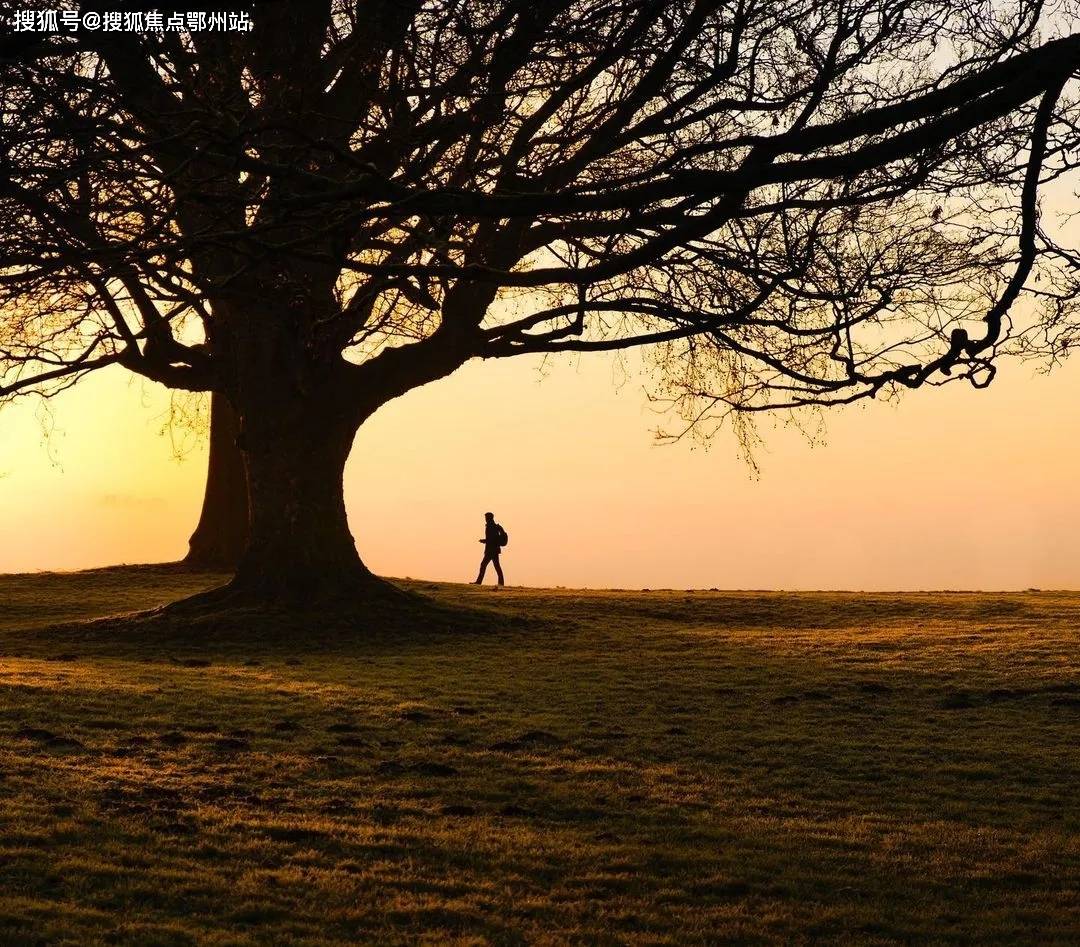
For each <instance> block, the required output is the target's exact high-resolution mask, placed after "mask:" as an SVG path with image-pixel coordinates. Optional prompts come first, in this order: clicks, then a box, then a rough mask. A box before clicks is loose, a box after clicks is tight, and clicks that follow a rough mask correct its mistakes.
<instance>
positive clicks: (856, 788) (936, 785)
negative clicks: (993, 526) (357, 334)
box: [0, 567, 1080, 944]
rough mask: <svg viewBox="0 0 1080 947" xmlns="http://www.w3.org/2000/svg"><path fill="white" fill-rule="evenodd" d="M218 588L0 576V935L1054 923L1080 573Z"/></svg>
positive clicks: (1075, 814)
mask: <svg viewBox="0 0 1080 947" xmlns="http://www.w3.org/2000/svg"><path fill="white" fill-rule="evenodd" d="M214 581H215V577H213V576H192V575H186V574H183V573H178V572H175V571H173V570H171V569H169V568H167V567H165V568H155V567H145V568H128V569H113V570H102V571H98V572H89V573H78V574H69V575H37V576H6V577H0V942H4V943H6V942H10V943H19V944H25V943H34V942H48V943H55V942H58V941H63V940H65V939H67V940H69V941H70V942H73V943H80V944H88V943H98V942H100V943H158V944H186V943H229V944H242V943H248V942H251V943H255V942H264V941H265V940H267V939H268V938H272V939H273V940H274V942H275V943H312V944H314V943H343V944H344V943H352V942H357V941H361V942H372V943H380V944H389V943H397V942H402V943H412V942H416V941H417V940H420V939H423V938H426V939H428V940H429V941H430V942H432V943H458V942H460V943H485V942H491V943H521V942H547V943H574V942H582V943H596V942H610V943H620V942H626V943H650V944H653V943H672V944H689V943H715V942H716V941H718V940H723V939H729V938H730V939H739V940H748V941H765V940H768V941H777V940H780V941H798V940H800V939H814V940H817V941H829V940H838V941H839V940H842V941H845V942H851V941H856V942H865V943H889V942H894V941H911V940H917V941H920V942H926V941H931V942H940V943H964V942H979V943H988V942H999V943H1023V942H1028V943H1055V942H1056V943H1070V942H1071V943H1076V942H1078V941H1080V914H1078V909H1077V904H1080V891H1078V887H1080V804H1078V801H1077V793H1076V786H1077V785H1080V631H1078V629H1080V595H1073V594H1051V593H1039V594H1009V595H977V594H941V595H931V594H920V595H847V594H809V593H808V594H779V593H760V594H757V593H696V592H695V593H683V592H643V593H623V592H619V593H610V592H596V593H579V592H569V591H553V590H526V589H508V590H505V591H502V592H495V591H494V590H493V589H491V588H485V589H476V588H471V587H464V586H436V585H431V584H424V583H413V584H412V585H411V587H412V588H413V589H414V590H417V591H421V592H423V593H425V594H427V595H430V596H432V597H433V599H434V600H435V601H436V602H437V603H438V604H439V606H440V609H439V610H437V611H433V612H432V616H434V617H432V618H431V619H430V621H429V620H428V619H425V618H415V617H409V616H404V617H400V616H399V617H396V618H395V617H394V616H372V617H370V618H369V619H365V620H363V621H356V622H352V623H346V624H344V625H341V624H338V625H334V626H330V625H327V624H324V623H322V622H321V620H318V619H316V620H313V621H312V623H311V625H309V626H305V627H295V626H293V625H291V624H290V623H289V622H288V621H286V620H284V619H282V618H281V617H280V616H264V615H252V616H250V617H249V618H248V619H246V623H243V627H225V626H221V625H215V624H213V623H207V624H206V625H202V626H200V625H191V626H184V625H177V624H176V623H173V624H169V623H168V622H162V621H160V620H141V621H135V622H126V623H120V624H109V623H105V624H100V623H99V624H74V625H71V624H68V625H65V626H63V627H59V628H57V627H49V626H51V625H55V624H56V623H58V622H72V621H74V620H77V619H86V618H92V617H95V616H99V615H103V614H106V613H108V612H111V611H117V610H131V609H136V608H147V607H152V606H155V605H159V604H161V603H164V602H166V601H169V600H171V599H174V598H176V597H178V596H181V595H184V594H189V593H191V592H194V591H197V590H199V589H201V588H204V587H206V586H208V585H212V584H214ZM465 609H472V612H468V611H462V610H465ZM477 609H480V610H481V611H480V613H479V614H478V613H477V611H476V610H477ZM456 610H458V611H456Z"/></svg>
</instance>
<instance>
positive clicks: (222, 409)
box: [184, 392, 249, 572]
mask: <svg viewBox="0 0 1080 947" xmlns="http://www.w3.org/2000/svg"><path fill="white" fill-rule="evenodd" d="M239 433H240V424H239V420H238V418H237V416H236V411H235V410H234V409H233V406H232V405H231V404H230V403H229V399H228V398H226V397H225V396H224V395H221V394H218V393H216V392H215V393H214V394H213V395H212V396H211V399H210V460H209V463H208V465H207V471H206V492H205V494H204V495H203V505H202V513H201V514H200V516H199V525H198V526H197V527H195V532H194V533H192V534H191V539H190V540H188V554H187V556H186V557H185V558H184V564H185V565H188V566H191V567H192V568H195V569H209V570H215V571H216V570H220V571H228V572H232V571H234V570H235V569H236V567H237V566H238V565H239V563H240V557H241V556H242V555H243V554H244V550H245V549H246V548H247V543H248V522H249V516H248V490H247V478H246V475H245V473H244V459H243V456H242V455H241V453H240V448H239V446H238V445H237V442H236V440H237V436H238V435H239Z"/></svg>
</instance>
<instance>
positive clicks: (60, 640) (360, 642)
mask: <svg viewBox="0 0 1080 947" xmlns="http://www.w3.org/2000/svg"><path fill="white" fill-rule="evenodd" d="M106 571H108V572H114V573H115V575H116V577H117V578H118V579H119V580H120V581H121V582H128V583H130V581H131V580H132V578H133V577H136V578H138V579H140V580H143V581H146V580H147V579H159V578H162V577H166V578H172V577H181V578H186V577H189V576H190V574H187V576H185V573H184V572H183V570H182V569H179V568H177V569H173V568H170V567H151V568H149V569H146V568H123V569H116V570H102V571H101V572H97V573H79V574H77V576H79V577H86V578H88V579H89V578H90V577H91V576H96V577H98V578H99V580H100V579H106V580H108V579H109V578H111V577H112V576H109V575H103V572H106ZM52 578H53V581H55V580H56V577H52ZM72 578H73V579H74V578H75V577H74V576H73V577H72ZM194 578H195V580H196V588H194V589H189V588H188V587H187V586H186V585H185V586H183V591H195V592H196V593H197V594H195V595H194V596H192V597H190V598H186V597H179V598H178V600H176V601H173V602H170V603H168V604H165V605H161V606H157V607H153V608H148V609H147V608H143V609H139V610H135V611H130V612H124V613H121V614H111V615H109V614H107V615H105V616H104V617H100V618H98V617H95V618H87V619H83V618H79V619H75V620H64V619H65V618H66V617H67V616H66V615H64V611H65V610H69V611H70V608H67V609H66V608H65V607H64V606H62V605H61V606H60V607H59V608H57V609H56V610H57V611H58V612H59V614H58V615H57V618H59V619H60V620H57V621H51V622H50V621H47V620H45V621H43V620H42V618H43V616H42V614H41V612H38V613H36V614H34V615H33V617H34V618H36V619H37V620H36V621H34V622H28V623H27V625H24V626H20V624H19V622H18V621H17V617H16V616H11V615H8V616H5V617H7V618H8V621H7V622H6V624H8V626H9V627H8V628H6V629H5V630H4V631H5V633H4V640H5V643H6V644H8V645H12V644H16V643H18V644H20V645H25V646H33V645H35V644H37V645H43V646H44V645H47V646H48V647H49V648H50V649H55V648H58V647H59V648H64V647H69V646H70V647H77V648H91V649H92V650H93V651H94V652H95V653H97V654H99V655H108V654H112V655H114V656H117V657H124V656H128V655H130V654H131V653H132V652H135V651H137V652H139V653H145V651H146V649H147V648H148V647H150V648H156V649H157V650H159V651H160V652H162V653H169V654H183V653H191V652H192V651H196V652H204V651H210V652H213V653H217V654H220V653H228V652H232V651H244V652H246V651H248V650H250V648H251V647H252V646H253V645H256V646H258V648H259V649H260V650H264V651H276V652H294V653H308V654H311V653H327V652H348V653H355V652H356V651H357V649H358V648H360V649H363V650H367V649H369V648H370V649H376V650H379V649H381V648H383V647H396V648H401V647H408V646H416V645H422V644H424V643H425V642H430V643H435V642H440V641H444V640H445V638H446V637H447V636H452V637H454V638H462V639H475V638H477V637H486V638H490V637H493V636H496V637H497V636H508V635H514V634H518V633H522V632H525V633H528V634H532V635H536V634H538V633H543V632H544V631H546V630H549V629H551V628H556V627H557V628H565V627H566V624H567V623H566V622H565V621H563V620H558V619H556V620H554V621H553V620H552V619H551V617H550V616H534V617H530V616H525V615H523V614H508V613H506V612H501V611H497V610H492V609H489V608H484V607H478V606H476V605H473V604H470V603H462V602H458V601H443V600H439V599H436V598H432V597H430V596H428V595H424V594H421V593H419V592H416V591H412V590H410V589H395V594H393V595H390V596H384V597H374V598H370V599H368V600H366V601H358V602H356V603H355V604H354V605H349V604H346V605H337V606H334V607H332V608H323V609H305V610H299V609H288V608H283V607H278V606H251V605H247V606H230V605H224V606H221V607H216V606H215V605H214V599H213V597H212V595H211V596H209V597H208V596H206V595H205V588H206V586H205V585H204V588H203V589H199V588H197V584H198V580H206V581H207V584H209V585H210V589H211V592H212V590H213V585H214V584H217V582H216V581H215V580H218V581H220V579H221V578H222V577H220V576H213V575H212V574H211V575H207V574H201V575H196V576H195V577H194ZM210 583H213V584H210ZM72 591H73V593H74V592H76V591H77V590H76V589H73V590H72ZM163 591H164V590H163ZM95 604H96V603H95ZM121 604H126V603H121ZM93 607H94V606H93V605H91V604H90V603H87V605H86V606H84V614H85V613H86V612H90V614H93V611H92V610H91V609H93ZM99 608H100V611H105V610H106V603H105V602H102V603H101V605H100V606H99ZM23 612H24V613H26V614H27V616H28V617H30V615H31V613H32V609H31V608H29V607H27V608H25V609H23ZM99 613H100V612H99ZM12 618H15V620H12Z"/></svg>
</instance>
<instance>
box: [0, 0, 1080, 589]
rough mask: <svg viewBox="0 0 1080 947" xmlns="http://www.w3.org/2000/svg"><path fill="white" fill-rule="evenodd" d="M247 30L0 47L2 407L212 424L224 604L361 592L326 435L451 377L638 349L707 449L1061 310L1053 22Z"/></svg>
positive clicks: (422, 5) (372, 18)
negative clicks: (467, 370)
mask: <svg viewBox="0 0 1080 947" xmlns="http://www.w3.org/2000/svg"><path fill="white" fill-rule="evenodd" d="M3 6H4V8H5V13H8V12H10V10H11V8H12V5H11V4H4V5H3ZM122 6H123V5H122V4H115V3H114V4H109V5H108V8H109V9H118V8H120V7H122ZM129 6H133V7H138V6H140V5H138V4H134V5H129ZM82 8H83V10H88V9H93V8H94V7H93V5H91V4H82ZM253 21H254V24H255V28H254V30H253V31H252V32H250V33H221V32H194V33H178V32H169V31H166V32H163V33H142V34H136V33H125V32H105V31H101V30H94V31H88V30H79V31H76V32H71V33H68V32H65V31H64V30H59V31H57V32H55V33H52V34H22V33H17V34H12V35H10V36H9V37H8V38H7V39H6V40H5V45H4V48H3V50H2V51H0V53H2V56H3V79H4V87H3V91H2V101H3V127H4V138H3V154H2V156H0V259H3V271H2V273H0V313H2V316H0V319H2V328H0V338H2V339H3V343H2V351H0V364H2V371H3V374H2V376H0V379H2V380H0V386H2V387H0V394H2V395H4V396H6V397H14V396H16V395H18V394H20V393H24V392H28V391H37V392H44V393H50V392H54V391H56V390H60V389H63V388H66V387H68V386H70V385H72V384H74V383H75V382H77V381H78V379H79V378H81V377H82V376H83V375H85V374H87V373H88V372H91V371H95V370H98V369H101V368H103V367H105V366H108V365H121V366H123V367H125V368H127V369H129V370H130V371H133V372H137V373H139V374H141V375H144V376H145V377H147V378H150V379H153V380H155V381H158V382H161V383H162V384H164V385H167V386H170V387H174V388H181V389H189V390H193V391H210V392H214V393H216V394H217V395H218V396H219V397H221V398H224V399H227V402H228V404H229V405H231V407H232V408H233V409H234V410H235V414H236V417H237V418H238V420H239V432H238V435H237V439H236V440H237V444H238V445H239V447H240V450H241V454H242V457H243V462H244V467H245V471H246V478H247V483H248V487H249V493H250V526H251V535H250V542H249V545H248V548H247V550H246V552H245V554H244V557H243V560H242V562H241V564H240V567H239V569H238V571H237V574H236V577H235V579H234V580H233V582H232V584H231V585H230V586H229V588H228V590H227V591H226V592H225V593H223V596H222V597H224V598H226V599H231V600H246V599H255V600H269V599H276V600H283V601H302V602H307V603H310V602H312V601H314V600H317V599H320V598H333V597H336V596H339V595H341V594H347V595H348V596H350V597H354V598H355V597H356V596H358V595H359V596H363V595H364V594H376V593H377V592H378V591H379V590H380V588H381V583H380V582H379V580H377V579H375V578H374V577H372V576H371V575H370V573H369V572H368V570H367V569H366V568H365V567H364V565H363V564H362V562H361V560H360V558H359V557H358V555H357V552H356V548H355V545H354V542H353V538H352V536H351V535H350V533H349V529H348V524H347V522H346V516H345V506H344V500H343V495H342V471H343V468H344V464H345V460H346V458H347V456H348V454H349V451H350V448H351V444H352V441H353V437H354V435H355V433H356V431H357V430H358V429H359V427H360V425H361V424H363V422H364V421H365V420H366V419H367V418H369V417H370V416H371V415H372V414H373V413H374V412H375V411H376V410H378V408H379V407H380V406H382V405H384V404H385V403H387V402H388V401H390V400H392V399H394V398H397V397H399V396H400V395H402V394H404V393H406V392H408V391H410V390H411V389H413V388H416V387H418V386H420V385H424V384H426V383H428V382H431V381H434V380H436V379H439V378H442V377H444V376H446V375H448V374H450V373H452V372H453V371H455V370H456V369H457V368H459V367H460V366H461V365H463V364H464V363H465V362H467V361H469V360H470V359H474V358H505V357H510V356H514V355H518V354H528V353H558V352H602V351H612V350H618V349H628V348H633V347H641V348H642V349H643V350H644V351H646V352H647V353H648V357H649V358H651V359H654V360H655V364H656V367H657V372H658V374H657V379H658V395H659V396H660V397H665V398H668V399H670V400H671V401H672V402H673V403H674V404H675V407H676V409H677V410H678V411H679V412H680V413H681V415H682V416H683V417H685V418H686V419H687V422H688V423H689V424H692V425H697V426H699V427H701V428H702V429H703V430H706V431H707V430H708V429H710V428H711V426H712V425H713V424H715V423H716V422H717V421H719V420H722V419H723V418H724V417H726V416H728V415H730V414H731V412H735V416H736V417H741V416H744V415H745V414H746V413H749V412H754V411H759V410H766V409H775V408H782V407H789V406H802V405H808V404H836V403H845V402H849V401H852V400H855V399H857V398H863V397H870V396H875V395H878V394H881V393H889V392H893V391H895V390H898V389H901V388H914V387H918V386H920V385H923V384H927V383H939V382H941V381H943V380H945V379H946V378H954V379H955V378H968V379H970V380H971V381H972V382H974V383H975V384H978V385H982V384H985V383H987V381H988V380H989V377H990V376H991V374H992V371H993V359H994V357H995V356H996V355H997V354H999V352H1001V351H1002V350H1003V347H1004V346H1005V345H1006V343H1007V341H1008V339H1009V338H1010V336H1011V334H1012V333H1011V329H1012V324H1011V322H1010V319H1009V314H1010V311H1011V310H1012V309H1013V308H1014V305H1015V304H1016V302H1017V300H1018V299H1019V298H1020V297H1021V295H1026V296H1027V297H1028V299H1029V300H1030V303H1031V305H1033V306H1035V305H1040V304H1042V305H1044V308H1045V310H1046V312H1047V313H1048V315H1047V317H1046V318H1047V319H1051V320H1057V321H1058V322H1062V321H1065V320H1067V319H1068V317H1069V316H1070V314H1071V312H1072V305H1073V301H1074V299H1075V296H1076V287H1075V285H1074V282H1073V269H1072V267H1071V265H1070V258H1069V257H1068V255H1067V254H1066V253H1065V251H1063V250H1061V248H1059V247H1056V246H1055V245H1054V244H1053V243H1052V241H1051V240H1050V239H1049V238H1048V237H1047V236H1046V234H1045V233H1044V232H1043V230H1042V228H1040V226H1039V219H1038V189H1039V186H1040V184H1041V183H1043V182H1045V181H1046V180H1047V179H1050V178H1052V177H1055V176H1057V175H1059V174H1061V173H1063V172H1064V171H1065V170H1068V169H1069V168H1070V166H1071V165H1070V161H1071V156H1074V153H1075V132H1076V128H1077V124H1076V109H1075V105H1074V102H1073V100H1072V98H1071V97H1070V96H1071V88H1070V87H1069V82H1070V80H1071V79H1072V78H1073V77H1074V76H1075V74H1076V70H1077V66H1078V63H1080V34H1077V33H1075V32H1070V27H1071V25H1072V24H1075V22H1076V19H1075V11H1073V10H1072V8H1071V6H1069V5H1068V2H1066V3H1064V4H1062V5H1060V6H1058V7H1054V8H1051V7H1049V6H1047V5H1046V4H1044V3H1041V2H1037V0H1032V2H1029V0H1020V2H1019V3H1013V4H1005V3H1001V4H994V3H986V2H974V0H970V2H936V0H926V2H923V0H786V2H783V3H781V2H778V0H728V2H720V0H666V2H661V0H636V2H633V0H632V2H628V0H575V2H571V0H566V2H537V0H530V2H524V0H355V2H345V0H310V2H305V3H303V4H297V3H283V2H269V3H261V4H255V5H254V6H253ZM1070 136H1071V137H1070ZM1036 279H1037V280H1039V283H1038V285H1036V283H1035V281H1036Z"/></svg>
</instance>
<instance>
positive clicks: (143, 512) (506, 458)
mask: <svg viewBox="0 0 1080 947" xmlns="http://www.w3.org/2000/svg"><path fill="white" fill-rule="evenodd" d="M167 407H168V395H167V393H166V392H165V391H164V390H163V389H161V388H159V387H157V386H155V385H154V384H152V383H150V382H146V381H143V380H136V379H133V378H132V377H131V376H129V375H127V374H125V373H124V372H123V370H120V369H115V370H114V369H109V370H107V371H105V372H102V373H99V374H98V375H97V376H96V377H92V378H90V379H88V380H86V381H84V382H82V383H81V384H80V385H79V386H78V387H77V388H76V389H75V390H74V391H72V392H69V393H67V394H65V395H62V396H60V397H59V398H57V399H55V400H54V401H53V402H51V404H50V405H49V406H48V410H49V416H48V418H47V422H48V423H47V424H45V425H43V420H46V419H44V418H43V407H42V405H41V404H40V403H36V402H35V401H33V400H26V401H22V402H17V403H15V404H13V405H10V406H7V407H5V408H3V409H2V410H0V572H13V571H36V570H67V569H79V568H86V567H92V566H100V565H108V564H113V563H120V562H126V563H134V562H150V561H168V560H173V559H177V558H179V557H181V556H182V555H183V554H184V552H185V551H186V547H187V538H188V536H189V534H190V532H191V530H192V528H193V527H194V525H195V522H196V519H197V516H198V511H199V505H200V501H201V491H202V487H203V480H204V477H205V465H206V454H205V448H204V447H203V445H202V444H201V443H200V439H199V438H198V437H188V438H187V440H188V441H191V442H192V443H191V444H190V449H189V450H188V451H187V452H186V453H185V454H184V455H183V456H182V457H180V458H179V459H178V458H177V456H176V452H175V450H174V446H173V442H174V439H173V438H171V437H170V436H169V434H168V431H167V430H165V429H164V421H165V414H166V411H167ZM663 421H664V418H663V417H660V416H657V415H656V414H655V413H654V411H653V409H652V408H651V407H650V406H649V404H648V403H647V400H646V398H645V396H644V394H643V391H642V388H641V385H640V382H639V381H638V380H636V379H635V378H629V379H627V378H626V377H625V374H624V373H621V372H620V371H618V369H617V367H616V366H615V364H614V362H612V361H611V360H609V359H607V358H606V357H597V356H589V357H587V358H582V359H577V360H571V359H570V358H567V359H565V360H563V361H558V362H556V363H554V364H551V363H548V364H547V366H546V368H545V369H544V370H543V371H542V370H541V366H540V363H539V362H537V361H530V360H528V359H525V358H516V359H510V360H503V361H491V362H476V363H470V364H469V365H467V366H466V367H465V368H463V369H462V370H460V371H459V372H458V373H457V374H456V375H454V376H451V377H450V378H448V379H444V380H442V381H440V382H436V383H434V384H432V385H429V386H427V387H425V388H423V389H420V390H418V391H414V392H411V393H410V394H408V395H406V396H404V397H403V398H400V399H398V400H397V401H395V402H392V403H391V404H389V405H387V406H385V407H384V408H383V409H382V410H381V411H380V412H379V413H378V414H376V415H375V417H374V418H372V419H371V420H370V421H369V422H368V423H367V424H366V425H365V426H364V428H362V429H361V431H360V434H359V435H358V437H357V439H356V443H355V445H354V449H353V453H352V457H351V459H350V462H349V465H348V468H347V470H346V478H345V480H346V499H347V506H348V511H349V517H350V524H351V528H352V532H353V535H354V536H355V537H356V540H357V545H358V548H359V550H360V553H361V555H362V556H363V558H364V560H365V561H366V562H367V564H368V565H369V566H370V567H371V568H372V569H373V570H375V571H376V572H378V573H380V574H383V575H390V576H409V577H413V578H427V579H435V580H449V581H467V580H469V579H472V578H474V577H475V571H476V567H477V565H478V560H479V558H480V555H481V546H480V544H479V543H478V542H477V540H478V539H479V538H480V537H481V536H482V535H483V514H484V512H485V511H486V510H492V511H494V512H495V514H496V517H497V519H498V520H499V521H500V522H501V523H502V524H503V525H504V527H505V528H506V529H507V531H508V532H509V534H510V544H509V545H508V546H507V548H506V550H505V553H504V556H503V564H504V568H505V571H506V575H507V581H508V582H509V583H510V584H522V585H540V586H565V587H599V588H633V589H637V588H653V589H658V588H724V589H727V588H744V589H745V588H754V589H758V588H777V589H863V590H891V589H947V588H955V589H1024V588H1045V589H1049V588H1074V589H1075V588H1080V492H1078V491H1077V489H1076V481H1077V471H1078V469H1080V361H1077V362H1074V363H1066V364H1065V365H1064V366H1062V367H1061V368H1059V369H1056V370H1055V371H1054V372H1053V373H1052V374H1050V375H1041V374H1039V373H1038V371H1037V366H1035V365H1033V364H1025V363H1020V362H1008V363H1003V364H1002V366H1001V370H1000V372H999V376H998V378H997V380H996V381H995V382H994V384H993V385H992V386H991V387H990V388H989V389H988V390H986V391H975V390H973V389H971V388H970V387H968V386H966V385H965V384H963V383H958V384H956V385H950V386H946V387H945V388H941V389H928V390H922V391H918V392H914V393H911V394H909V395H907V396H906V397H905V398H904V399H903V400H901V401H900V402H899V403H898V404H885V403H869V404H866V405H861V406H855V407H849V408H846V409H843V410H840V411H836V412H832V413H830V414H829V416H828V419H827V421H828V427H827V439H826V443H825V444H824V445H812V444H810V443H808V442H807V441H806V440H805V439H804V438H803V437H802V435H800V434H799V433H798V432H796V431H794V430H791V429H785V428H782V427H781V428H775V429H774V428H772V427H771V425H770V424H769V423H768V422H766V424H765V425H764V427H763V429H762V432H763V434H764V436H765V442H766V443H765V447H764V448H763V449H762V450H760V451H758V453H757V455H756V458H757V461H758V464H759V467H760V472H759V473H758V474H756V475H755V474H754V472H753V470H752V469H751V468H750V467H749V466H748V465H747V464H746V463H745V462H744V460H742V459H741V458H740V456H739V452H738V450H737V445H736V443H735V440H734V438H733V437H732V435H731V434H730V433H721V434H719V435H718V436H717V437H716V438H715V439H714V440H713V442H712V445H711V447H710V448H709V449H707V450H705V449H702V448H700V447H696V446H694V445H693V444H691V443H689V442H680V443H677V444H674V445H667V446H662V445H658V444H656V442H655V440H654V438H653V437H652V434H651V431H652V430H653V429H655V428H656V427H657V426H658V425H659V424H662V423H663ZM44 427H50V428H51V433H49V434H48V436H46V435H45V434H44ZM181 440H183V438H181Z"/></svg>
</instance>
